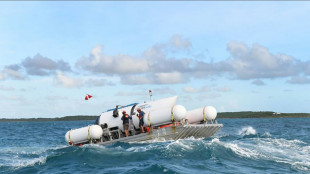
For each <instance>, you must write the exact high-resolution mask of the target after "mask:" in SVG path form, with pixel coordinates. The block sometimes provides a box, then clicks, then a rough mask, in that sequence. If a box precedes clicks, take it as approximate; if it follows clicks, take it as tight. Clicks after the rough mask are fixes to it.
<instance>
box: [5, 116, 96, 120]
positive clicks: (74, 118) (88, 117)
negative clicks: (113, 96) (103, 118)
mask: <svg viewBox="0 0 310 174" xmlns="http://www.w3.org/2000/svg"><path fill="white" fill-rule="evenodd" d="M97 118H98V116H86V115H76V116H65V117H57V118H14V119H6V118H2V119H0V122H12V121H79V120H96V119H97Z"/></svg>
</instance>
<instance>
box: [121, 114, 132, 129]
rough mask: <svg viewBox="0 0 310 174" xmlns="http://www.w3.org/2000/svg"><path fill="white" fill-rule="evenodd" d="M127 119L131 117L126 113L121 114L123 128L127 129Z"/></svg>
mask: <svg viewBox="0 0 310 174" xmlns="http://www.w3.org/2000/svg"><path fill="white" fill-rule="evenodd" d="M129 119H132V118H131V116H129V115H128V114H126V115H123V116H122V120H123V125H124V130H128V128H129Z"/></svg>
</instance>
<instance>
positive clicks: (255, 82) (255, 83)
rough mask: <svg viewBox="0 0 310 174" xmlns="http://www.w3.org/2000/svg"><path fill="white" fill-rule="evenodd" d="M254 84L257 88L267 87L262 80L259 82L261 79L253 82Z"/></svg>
mask: <svg viewBox="0 0 310 174" xmlns="http://www.w3.org/2000/svg"><path fill="white" fill-rule="evenodd" d="M252 84H254V85H257V86H263V85H266V84H265V83H264V82H263V81H262V80H259V79H256V80H254V81H252Z"/></svg>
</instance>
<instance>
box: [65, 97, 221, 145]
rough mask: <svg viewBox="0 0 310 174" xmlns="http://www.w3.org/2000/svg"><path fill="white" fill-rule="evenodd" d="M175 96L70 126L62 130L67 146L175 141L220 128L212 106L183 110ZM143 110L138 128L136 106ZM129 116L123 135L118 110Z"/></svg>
mask: <svg viewBox="0 0 310 174" xmlns="http://www.w3.org/2000/svg"><path fill="white" fill-rule="evenodd" d="M176 101H177V97H176V96H175V97H170V98H164V99H160V100H156V101H151V102H147V103H141V104H138V103H134V104H131V105H127V106H119V105H118V106H116V108H114V109H111V110H108V111H106V112H103V113H102V114H101V115H100V116H99V117H98V119H97V121H96V125H89V126H87V127H82V128H79V129H73V130H70V131H68V132H67V133H66V135H65V139H66V141H67V142H68V143H69V144H70V145H83V144H112V143H115V142H139V141H148V140H153V139H161V140H177V139H183V138H188V137H195V138H208V137H211V136H213V135H214V134H215V133H216V132H217V131H218V130H219V129H221V128H222V127H223V125H222V124H218V123H217V121H216V116H217V112H216V110H215V108H214V107H212V106H204V107H202V108H199V109H195V110H191V111H187V110H186V109H185V107H184V106H181V105H176ZM138 108H140V109H141V110H143V111H144V113H145V115H144V127H145V130H146V133H142V132H143V131H141V130H140V127H139V119H138V117H137V109H138ZM122 112H126V113H128V115H130V116H131V117H132V120H130V123H129V135H130V136H129V137H125V133H124V128H123V122H122V120H121V113H122Z"/></svg>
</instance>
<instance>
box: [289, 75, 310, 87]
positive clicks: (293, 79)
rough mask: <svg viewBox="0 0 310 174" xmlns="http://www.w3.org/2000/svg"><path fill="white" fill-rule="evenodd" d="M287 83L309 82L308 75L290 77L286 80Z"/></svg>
mask: <svg viewBox="0 0 310 174" xmlns="http://www.w3.org/2000/svg"><path fill="white" fill-rule="evenodd" d="M286 82H287V83H291V84H301V85H303V84H310V79H309V78H308V77H304V76H294V77H291V79H289V80H287V81H286Z"/></svg>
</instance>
